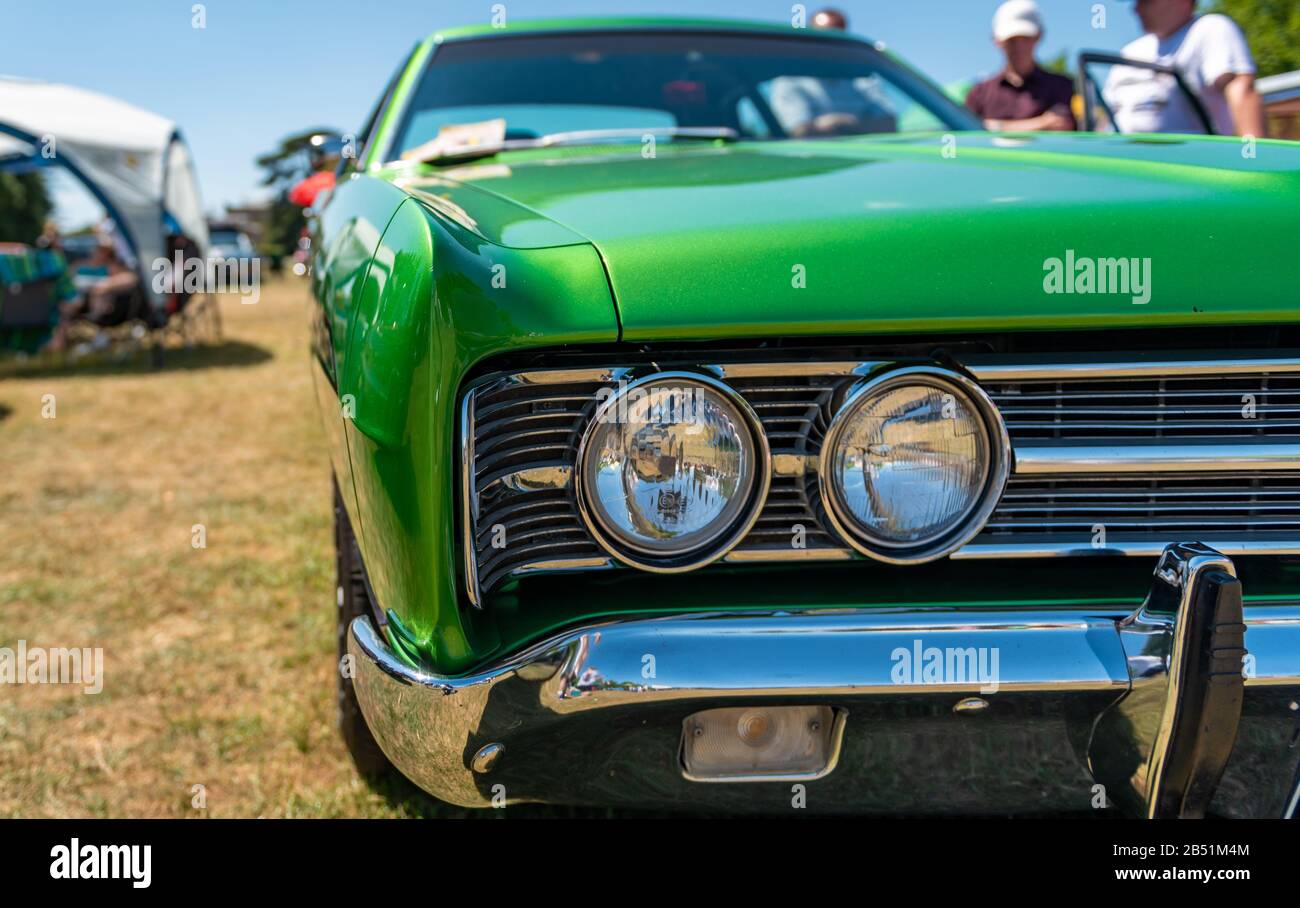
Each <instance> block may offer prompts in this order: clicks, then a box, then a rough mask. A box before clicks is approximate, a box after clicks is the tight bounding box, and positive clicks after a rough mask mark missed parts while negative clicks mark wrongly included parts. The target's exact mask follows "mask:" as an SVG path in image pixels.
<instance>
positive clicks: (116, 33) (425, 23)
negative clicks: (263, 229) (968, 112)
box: [0, 0, 1138, 221]
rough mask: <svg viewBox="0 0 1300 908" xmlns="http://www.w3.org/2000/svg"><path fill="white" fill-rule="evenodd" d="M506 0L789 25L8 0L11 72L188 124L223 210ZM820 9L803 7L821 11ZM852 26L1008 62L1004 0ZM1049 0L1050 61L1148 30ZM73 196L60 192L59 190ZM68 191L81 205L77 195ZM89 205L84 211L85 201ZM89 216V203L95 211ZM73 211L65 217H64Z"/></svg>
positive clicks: (206, 181)
mask: <svg viewBox="0 0 1300 908" xmlns="http://www.w3.org/2000/svg"><path fill="white" fill-rule="evenodd" d="M494 2H502V3H504V5H505V7H506V15H507V19H508V21H509V20H516V19H530V18H539V17H545V16H566V15H580V14H602V15H609V14H624V13H626V14H635V13H669V14H671V13H677V14H689V15H701V16H704V15H716V16H736V17H743V18H750V19H763V20H770V21H774V22H789V21H790V16H791V5H792V4H791V2H772V0H744V2H742V0H379V2H375V3H368V2H366V0H343V2H338V0H314V2H306V0H207V2H206V3H205V4H204V6H205V7H206V27H205V28H203V29H196V28H193V27H192V25H191V18H192V13H191V7H192V6H193V5H194V0H112V2H103V0H0V15H2V17H3V18H2V20H0V21H3V22H4V33H3V34H2V35H0V73H4V74H7V75H17V76H26V77H29V78H38V79H46V80H49V81H54V82H66V83H69V84H72V85H79V86H83V87H86V88H93V89H95V90H98V91H102V92H105V93H107V94H110V95H116V96H118V97H120V98H123V99H124V100H126V101H129V102H131V103H133V104H137V105H139V106H141V107H144V108H147V109H149V110H153V111H155V112H157V113H160V114H163V115H164V116H167V117H170V118H172V119H174V120H176V121H177V122H178V123H180V125H181V129H182V130H183V132H184V133H185V135H186V137H187V139H188V140H189V143H190V145H191V147H192V148H193V151H194V155H195V158H196V160H197V162H198V167H199V179H200V182H201V184H202V189H203V195H204V202H205V204H206V206H207V207H208V208H209V209H210V210H212V211H213V212H214V213H215V212H217V211H219V210H220V208H221V207H222V206H223V205H225V204H229V203H235V202H241V201H249V200H253V199H255V198H258V197H260V191H259V189H258V185H257V184H258V178H259V171H258V170H257V168H256V166H255V165H254V163H253V159H254V158H255V157H256V156H257V155H258V154H260V153H262V152H264V151H267V150H269V149H270V148H272V147H274V146H275V144H276V142H277V141H278V140H279V139H280V137H282V136H284V135H286V134H288V133H290V132H294V131H297V130H299V129H304V128H309V127H313V126H336V127H338V128H340V129H343V130H344V131H347V130H351V129H356V128H357V127H358V126H359V125H360V123H361V121H362V119H363V118H364V117H365V115H366V113H367V112H368V111H369V109H370V106H371V105H372V104H373V102H374V100H375V98H376V96H377V95H378V93H379V91H380V90H381V88H382V87H383V84H384V82H385V81H386V79H387V78H388V76H389V74H390V73H391V72H392V70H393V68H394V67H395V66H396V64H397V62H398V60H399V59H400V58H401V57H402V55H403V54H405V53H406V52H407V51H408V50H409V49H410V47H411V46H412V45H413V44H414V43H415V41H416V40H417V39H419V38H421V37H423V36H424V35H425V34H427V33H429V32H431V31H435V30H436V29H438V28H445V27H449V26H453V25H463V24H467V23H472V22H483V21H487V20H489V19H490V18H491V15H492V6H493V3H494ZM821 5H823V4H822V3H819V2H817V0H813V2H806V6H807V8H808V9H809V10H810V11H811V10H815V9H817V8H819V7H820V6H821ZM834 5H836V6H838V7H840V8H841V9H844V10H845V11H846V12H847V13H848V14H849V18H850V25H851V27H852V29H853V31H855V32H858V33H860V34H866V35H869V36H870V37H872V38H876V39H880V40H883V41H885V42H886V43H887V44H888V45H889V46H890V47H892V48H893V49H894V50H895V51H896V52H897V53H899V54H901V55H902V56H903V57H904V58H906V59H907V60H909V61H910V62H911V63H912V64H913V65H915V66H917V67H919V68H920V69H922V70H924V71H925V72H927V73H928V74H929V75H930V76H932V77H933V78H935V79H937V80H938V81H940V82H942V83H948V82H953V81H956V80H958V79H963V78H971V77H973V76H976V75H980V74H985V73H989V72H991V71H993V70H995V69H996V68H997V67H998V65H999V56H998V53H997V49H996V48H995V47H994V46H993V45H992V44H991V42H990V39H989V27H990V21H991V17H992V14H993V10H994V9H995V8H996V7H997V2H996V0H892V2H887V0H836V2H835V3H834ZM1094 5H1095V4H1094V2H1093V0H1039V6H1040V8H1041V9H1042V11H1043V15H1044V18H1045V20H1046V22H1047V36H1046V39H1045V41H1044V47H1043V53H1042V55H1043V56H1048V57H1050V56H1054V55H1055V54H1056V53H1057V52H1059V51H1060V50H1062V49H1069V51H1070V53H1071V55H1073V54H1074V53H1076V52H1077V51H1078V50H1080V49H1081V48H1097V49H1118V48H1119V47H1121V46H1123V45H1124V44H1126V43H1128V42H1129V41H1131V40H1132V39H1133V38H1135V37H1137V35H1138V29H1137V25H1136V21H1135V17H1134V15H1133V12H1132V8H1131V6H1130V5H1129V4H1126V3H1123V2H1119V0H1109V2H1106V3H1103V4H1101V5H1103V6H1104V7H1105V9H1106V28H1105V29H1104V30H1098V29H1094V28H1093V27H1092V23H1093V12H1092V8H1093V6H1094ZM66 198H67V197H66V196H65V195H64V194H63V193H60V199H66ZM69 201H70V200H69ZM77 207H80V206H77ZM86 210H89V209H86ZM69 214H73V212H72V211H67V212H65V221H66V220H68V218H67V215H69Z"/></svg>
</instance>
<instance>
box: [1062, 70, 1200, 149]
mask: <svg viewBox="0 0 1300 908" xmlns="http://www.w3.org/2000/svg"><path fill="white" fill-rule="evenodd" d="M1079 82H1080V91H1081V93H1082V95H1083V129H1084V130H1085V131H1087V132H1147V131H1151V130H1145V129H1134V128H1132V126H1131V124H1130V123H1129V122H1128V120H1129V119H1130V118H1128V117H1126V116H1125V111H1124V110H1122V109H1119V105H1118V103H1117V101H1118V99H1120V98H1121V97H1123V96H1124V95H1125V94H1128V95H1129V98H1130V100H1131V99H1132V98H1133V97H1134V96H1133V94H1132V93H1134V92H1136V93H1137V94H1138V104H1139V105H1147V106H1148V107H1154V106H1157V105H1158V106H1170V107H1173V106H1181V107H1182V108H1183V113H1184V116H1183V117H1182V120H1183V121H1184V122H1186V123H1188V124H1194V125H1192V126H1189V128H1186V129H1181V130H1179V132H1181V133H1192V134H1196V135H1214V134H1215V132H1214V123H1213V121H1212V120H1211V119H1210V115H1209V113H1207V112H1206V110H1205V105H1204V104H1202V103H1201V99H1200V98H1198V97H1197V96H1196V93H1195V92H1193V91H1192V90H1191V88H1190V87H1189V86H1188V85H1187V80H1186V79H1184V78H1183V77H1182V74H1181V73H1179V71H1178V70H1177V69H1175V68H1174V67H1172V66H1163V65H1161V64H1159V63H1146V62H1143V61H1141V60H1129V59H1127V58H1126V57H1121V56H1120V55H1119V54H1110V53H1103V52H1101V51H1084V52H1082V53H1081V54H1079ZM1117 113H1118V114H1119V115H1118V116H1116V114H1117Z"/></svg>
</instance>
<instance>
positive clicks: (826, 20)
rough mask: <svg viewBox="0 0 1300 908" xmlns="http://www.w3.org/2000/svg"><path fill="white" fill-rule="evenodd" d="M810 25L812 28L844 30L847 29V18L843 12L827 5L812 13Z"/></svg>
mask: <svg viewBox="0 0 1300 908" xmlns="http://www.w3.org/2000/svg"><path fill="white" fill-rule="evenodd" d="M812 26H813V28H829V29H832V30H834V31H841V32H846V31H848V30H849V19H848V17H847V16H845V15H844V13H842V12H840V11H839V10H837V9H835V8H834V7H830V6H828V7H826V8H825V9H819V10H817V12H815V13H813V18H812Z"/></svg>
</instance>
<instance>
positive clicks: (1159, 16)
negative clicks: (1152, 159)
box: [1104, 0, 1265, 136]
mask: <svg viewBox="0 0 1300 908" xmlns="http://www.w3.org/2000/svg"><path fill="white" fill-rule="evenodd" d="M1137 15H1138V18H1139V19H1140V20H1141V21H1142V29H1143V31H1145V32H1146V34H1145V35H1143V36H1142V37H1141V38H1138V39H1137V40H1136V41H1134V42H1132V43H1131V44H1129V45H1128V46H1126V47H1125V48H1124V50H1123V51H1121V54H1122V55H1123V56H1124V57H1126V58H1128V59H1131V60H1139V61H1143V62H1146V63H1159V64H1161V65H1164V66H1172V67H1173V68H1174V69H1176V70H1178V72H1179V74H1180V75H1181V76H1182V77H1183V81H1184V82H1185V83H1187V87H1188V88H1189V89H1191V90H1192V91H1193V92H1194V93H1195V94H1196V96H1197V98H1199V99H1200V102H1201V105H1202V106H1203V107H1204V108H1205V112H1206V113H1207V114H1209V116H1210V120H1211V122H1212V123H1213V125H1214V131H1215V132H1216V133H1219V134H1220V135H1233V134H1234V133H1235V134H1237V135H1252V136H1263V135H1265V125H1264V106H1263V103H1262V102H1261V100H1260V97H1259V93H1258V92H1257V91H1256V90H1255V61H1254V59H1253V58H1252V57H1251V55H1250V47H1249V45H1247V43H1246V36H1245V35H1243V34H1242V32H1241V29H1240V28H1238V27H1237V23H1235V22H1233V21H1232V20H1231V19H1229V18H1228V17H1227V16H1223V15H1219V14H1217V13H1215V14H1211V15H1208V16H1198V15H1196V0H1137ZM1104 94H1105V98H1106V104H1107V105H1108V106H1109V107H1110V109H1111V111H1112V112H1113V113H1114V115H1115V121H1116V125H1117V126H1118V127H1119V131H1120V132H1181V133H1203V132H1205V127H1204V125H1203V123H1202V121H1201V119H1200V117H1199V116H1197V114H1196V112H1195V110H1194V109H1193V108H1192V106H1191V104H1189V103H1188V102H1187V100H1186V98H1185V96H1184V95H1183V93H1182V92H1180V91H1179V90H1178V87H1177V85H1176V84H1175V83H1174V81H1173V79H1172V78H1171V77H1169V76H1167V75H1165V74H1162V73H1157V72H1153V71H1152V70H1148V69H1139V68H1135V67H1124V66H1116V67H1115V68H1114V69H1113V70H1112V71H1111V73H1110V76H1109V77H1108V78H1107V80H1106V87H1105V90H1104Z"/></svg>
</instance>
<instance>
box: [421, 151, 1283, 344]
mask: <svg viewBox="0 0 1300 908" xmlns="http://www.w3.org/2000/svg"><path fill="white" fill-rule="evenodd" d="M436 173H437V176H436V177H430V178H425V188H424V190H423V193H424V194H425V195H426V196H429V197H436V198H437V199H438V200H439V201H440V203H442V204H444V207H446V208H447V209H448V210H449V211H450V212H451V213H452V215H454V216H463V217H465V218H466V219H468V221H469V223H470V224H471V225H472V226H473V228H474V229H475V230H477V231H478V232H479V233H480V234H482V235H483V236H485V237H486V238H488V239H490V240H491V241H493V242H496V243H499V244H502V245H514V246H522V247H528V246H530V245H532V246H541V245H563V244H567V243H579V242H589V243H591V244H593V245H594V246H595V247H596V248H597V250H598V251H599V253H600V255H601V257H602V259H603V261H604V263H605V266H606V268H607V270H608V276H609V281H610V286H611V288H612V290H613V294H614V298H615V301H616V305H617V308H618V314H619V319H620V322H621V325H622V331H623V337H624V338H625V339H629V340H648V339H669V338H710V337H739V336H763V335H769V336H770V335H780V334H829V333H836V334H839V333H845V332H848V333H870V332H901V331H916V330H954V329H957V330H961V329H969V330H992V329H1005V328H1063V327H1102V326H1106V327H1114V326H1119V325H1142V324H1208V323H1233V322H1237V323H1240V322H1253V321H1278V320H1295V319H1296V318H1297V317H1298V316H1300V307H1298V306H1297V305H1296V303H1297V290H1298V289H1300V254H1298V253H1297V248H1296V242H1297V239H1296V238H1297V236H1300V230H1298V229H1297V228H1300V144H1295V143H1283V142H1259V143H1257V144H1253V145H1252V144H1248V143H1243V142H1239V141H1237V140H1235V139H1184V138H1176V137H1154V136H1152V137H1116V136H1101V135H1075V136H1067V135H1056V136H1039V137H997V136H990V135H985V134H957V135H948V136H941V135H927V136H919V137H886V138H881V139H875V140H871V139H864V138H855V139H841V140H828V141H819V142H780V143H766V144H765V143H744V144H739V145H728V146H720V147H718V146H699V145H686V144H678V145H663V144H661V145H660V147H659V148H658V149H657V151H656V152H655V153H654V154H653V156H651V155H650V154H649V152H647V151H645V150H644V149H642V148H641V147H640V146H638V147H636V148H634V149H632V150H628V149H627V148H625V147H620V148H609V147H606V148H598V149H593V148H585V149H560V150H556V149H548V150H545V151H543V152H516V153H511V154H507V155H501V156H499V157H498V158H496V159H493V160H492V161H490V162H485V163H479V164H472V165H469V166H461V167H457V168H452V169H449V170H447V169H444V170H442V171H437V172H436ZM430 180H432V182H433V183H436V184H437V185H439V186H441V187H443V190H444V191H441V192H438V191H435V190H433V189H430V187H429V185H428V183H429V181H430ZM412 182H413V183H418V182H419V181H418V180H417V181H412ZM443 213H444V214H447V213H448V211H444V212H443ZM1121 259H1122V260H1125V261H1126V265H1127V266H1128V270H1129V272H1130V273H1129V275H1128V277H1127V278H1125V277H1124V276H1123V274H1122V272H1121V271H1120V270H1118V268H1119V266H1118V265H1116V264H1115V262H1117V261H1118V260H1121ZM1088 262H1092V263H1093V264H1092V265H1091V266H1090V265H1088V264H1087V263H1088ZM1090 268H1092V269H1094V270H1093V277H1092V283H1091V285H1090V284H1088V283H1087V282H1086V281H1085V278H1086V277H1087V273H1088V271H1089V269H1090ZM1102 275H1106V276H1107V277H1108V278H1109V280H1110V283H1105V282H1104V281H1103V280H1102V277H1101V276H1102ZM1071 291H1073V292H1071Z"/></svg>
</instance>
